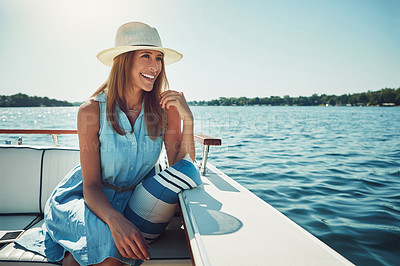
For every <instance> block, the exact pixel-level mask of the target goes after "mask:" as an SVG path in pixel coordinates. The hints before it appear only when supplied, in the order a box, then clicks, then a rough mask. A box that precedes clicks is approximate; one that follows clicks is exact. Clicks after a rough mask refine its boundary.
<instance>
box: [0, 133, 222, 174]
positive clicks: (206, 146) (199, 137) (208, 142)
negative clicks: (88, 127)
mask: <svg viewBox="0 0 400 266" xmlns="http://www.w3.org/2000/svg"><path fill="white" fill-rule="evenodd" d="M77 133H78V131H77V130H76V129H0V134H42V135H46V134H48V135H51V136H52V138H53V142H54V145H56V146H59V142H58V136H59V135H66V134H77ZM194 140H195V141H196V142H198V143H200V144H202V145H203V157H202V161H201V166H200V173H201V174H202V175H204V174H205V172H206V169H207V167H206V166H207V158H208V153H209V150H210V146H221V139H218V138H214V137H210V136H207V135H203V134H198V133H194Z"/></svg>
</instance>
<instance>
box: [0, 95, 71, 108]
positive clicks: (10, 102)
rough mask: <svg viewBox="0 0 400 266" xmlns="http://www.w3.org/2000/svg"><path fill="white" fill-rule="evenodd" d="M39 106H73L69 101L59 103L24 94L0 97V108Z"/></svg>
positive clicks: (46, 98)
mask: <svg viewBox="0 0 400 266" xmlns="http://www.w3.org/2000/svg"><path fill="white" fill-rule="evenodd" d="M39 106H73V104H72V103H70V102H67V101H58V100H55V99H49V98H48V97H38V96H28V95H26V94H23V93H18V94H14V95H11V96H6V95H0V107H39Z"/></svg>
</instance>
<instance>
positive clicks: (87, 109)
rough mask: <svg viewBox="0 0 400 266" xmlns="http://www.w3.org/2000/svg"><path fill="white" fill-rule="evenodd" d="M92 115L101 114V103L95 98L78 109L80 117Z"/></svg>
mask: <svg viewBox="0 0 400 266" xmlns="http://www.w3.org/2000/svg"><path fill="white" fill-rule="evenodd" d="M90 114H97V115H98V114H100V105H99V102H98V101H96V100H95V99H94V98H90V99H88V100H87V101H85V102H84V103H83V104H82V105H81V106H79V109H78V116H81V115H90Z"/></svg>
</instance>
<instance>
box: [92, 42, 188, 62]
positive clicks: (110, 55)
mask: <svg viewBox="0 0 400 266" xmlns="http://www.w3.org/2000/svg"><path fill="white" fill-rule="evenodd" d="M137 50H155V51H160V52H162V53H163V54H164V63H165V64H166V65H169V64H173V63H175V62H178V61H179V60H181V59H182V57H183V55H182V54H181V53H178V52H177V51H175V50H172V49H169V48H164V47H155V46H118V47H113V48H109V49H106V50H103V51H101V52H100V53H98V54H97V59H99V60H100V62H102V63H103V64H105V65H106V66H110V67H111V66H112V65H113V61H114V58H115V57H116V56H118V55H120V54H123V53H127V52H132V51H137Z"/></svg>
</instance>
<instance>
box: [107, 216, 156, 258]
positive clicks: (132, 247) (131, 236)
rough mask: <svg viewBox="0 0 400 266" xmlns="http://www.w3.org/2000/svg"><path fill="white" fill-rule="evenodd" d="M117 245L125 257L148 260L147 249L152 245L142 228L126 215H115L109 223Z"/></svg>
mask: <svg viewBox="0 0 400 266" xmlns="http://www.w3.org/2000/svg"><path fill="white" fill-rule="evenodd" d="M108 225H109V227H110V230H111V234H112V237H113V239H114V243H115V246H116V247H117V249H118V251H119V252H120V253H121V255H122V256H123V257H125V258H132V259H141V260H148V259H150V254H149V252H148V251H147V250H148V249H149V248H150V246H149V245H148V244H147V243H146V240H145V239H144V237H143V235H142V233H141V232H140V230H139V229H138V228H137V227H136V226H135V225H134V224H133V223H131V222H130V221H128V220H127V219H126V218H125V217H124V216H122V215H121V216H119V217H114V218H111V219H110V222H109V223H108Z"/></svg>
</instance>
